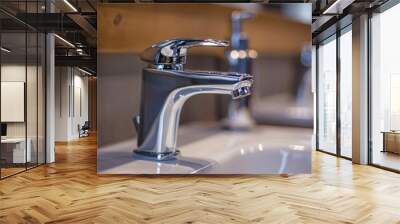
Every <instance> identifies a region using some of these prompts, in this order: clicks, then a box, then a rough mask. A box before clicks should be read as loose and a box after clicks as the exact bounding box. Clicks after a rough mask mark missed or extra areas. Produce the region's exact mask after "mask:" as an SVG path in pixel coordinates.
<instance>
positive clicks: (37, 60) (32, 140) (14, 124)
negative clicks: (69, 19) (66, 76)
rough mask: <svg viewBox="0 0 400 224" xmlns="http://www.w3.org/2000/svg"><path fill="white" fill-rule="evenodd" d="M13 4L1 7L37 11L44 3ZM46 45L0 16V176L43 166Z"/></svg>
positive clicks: (14, 21)
mask: <svg viewBox="0 0 400 224" xmlns="http://www.w3.org/2000/svg"><path fill="white" fill-rule="evenodd" d="M40 2H41V4H39V3H40ZM14 3H15V2H11V3H8V4H6V3H5V2H1V3H0V7H3V6H4V7H7V9H15V10H17V12H18V13H24V12H29V13H36V12H39V11H40V10H43V7H42V6H43V3H44V2H43V1H31V2H27V1H19V2H18V4H14ZM27 3H28V5H26V4H27ZM39 6H40V7H39ZM3 21H7V22H6V23H5V22H4V23H3ZM45 42H46V39H45V35H44V34H43V33H40V32H39V31H38V30H35V28H33V27H30V26H29V25H27V24H24V23H23V22H21V21H18V20H17V19H15V18H14V17H13V16H12V14H4V13H2V12H0V46H1V57H0V67H1V70H0V71H1V73H0V82H1V86H0V90H1V91H0V93H1V97H0V102H1V105H0V111H1V113H0V120H1V144H0V178H5V177H7V176H10V175H13V174H16V173H19V172H22V171H25V170H27V169H29V168H32V167H36V166H37V165H39V164H43V163H44V162H45V66H44V65H45V58H46V52H45Z"/></svg>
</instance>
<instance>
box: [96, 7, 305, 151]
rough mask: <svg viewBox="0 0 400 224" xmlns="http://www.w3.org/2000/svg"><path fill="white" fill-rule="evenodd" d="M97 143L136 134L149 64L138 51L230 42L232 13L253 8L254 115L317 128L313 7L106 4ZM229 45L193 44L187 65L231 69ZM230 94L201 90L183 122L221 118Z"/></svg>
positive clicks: (246, 25) (101, 10)
mask: <svg viewBox="0 0 400 224" xmlns="http://www.w3.org/2000/svg"><path fill="white" fill-rule="evenodd" d="M97 9H98V24H97V26H98V56H97V57H98V60H97V62H98V67H97V71H98V72H97V73H98V78H97V82H98V85H97V87H98V92H97V94H98V98H97V101H98V102H97V103H98V110H97V113H98V114H97V116H98V130H99V132H98V145H99V146H104V145H108V144H112V143H116V142H120V141H123V140H126V139H131V138H132V137H135V135H136V133H135V130H134V127H133V124H132V122H131V120H132V117H133V116H134V115H136V114H138V113H139V105H140V97H141V96H140V88H141V72H142V68H144V67H146V66H147V64H146V63H143V62H141V61H140V58H139V54H140V53H141V52H142V51H143V50H144V49H146V48H147V47H150V46H151V45H153V44H154V43H157V42H159V41H162V40H167V39H174V38H204V39H207V38H213V39H223V40H230V39H231V31H232V29H231V14H232V12H234V11H246V12H252V13H254V14H255V18H253V19H249V20H244V21H243V28H242V32H243V33H245V34H246V36H247V38H248V40H249V48H250V49H252V50H254V52H256V53H255V55H253V56H255V58H254V59H253V60H252V66H251V71H252V72H251V73H252V75H254V76H255V83H254V93H253V96H252V99H251V105H250V108H251V110H250V111H251V114H252V117H253V118H254V120H255V121H256V122H257V124H274V125H285V126H301V127H309V128H312V126H313V95H312V92H311V72H310V71H311V67H310V66H311V4H257V3H252V4H249V3H246V4H201V5H199V4H178V5H177V4H135V5H129V4H113V5H109V4H99V5H98V7H97ZM228 52H229V48H228V49H224V48H193V49H190V51H189V57H188V60H187V61H188V64H187V65H186V66H185V69H196V70H197V69H199V70H213V71H228V70H229V61H228V57H227V54H228ZM230 100H231V98H230V96H222V95H198V96H195V97H193V98H191V99H189V101H188V102H186V104H185V105H184V107H183V112H182V115H181V124H187V123H190V122H216V121H220V120H222V119H223V118H225V117H226V115H227V110H228V105H229V102H230Z"/></svg>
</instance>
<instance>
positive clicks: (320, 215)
mask: <svg viewBox="0 0 400 224" xmlns="http://www.w3.org/2000/svg"><path fill="white" fill-rule="evenodd" d="M45 222H47V223H174V224H175V223H373V224H376V223H400V175H398V174H395V173H391V172H387V171H384V170H380V169H377V168H374V167H368V166H358V165H352V164H351V163H350V162H349V161H347V160H343V159H338V158H335V157H333V156H330V155H326V154H323V153H319V152H314V154H313V174H312V175H298V176H289V177H281V176H185V177H183V176H167V177H165V176H163V177H157V176H98V175H97V174H96V142H95V138H94V137H91V138H86V139H84V140H81V141H77V142H72V143H69V144H58V145H57V163H55V164H51V165H47V166H42V167H39V168H36V169H33V170H30V171H28V172H26V173H22V174H19V175H17V176H14V177H11V178H8V179H5V180H3V181H0V223H7V224H8V223H11V224H13V223H45Z"/></svg>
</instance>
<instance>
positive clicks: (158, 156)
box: [133, 149, 180, 161]
mask: <svg viewBox="0 0 400 224" xmlns="http://www.w3.org/2000/svg"><path fill="white" fill-rule="evenodd" d="M179 154H180V151H179V150H175V151H174V152H164V153H156V152H150V151H143V150H140V149H135V150H133V156H134V157H135V158H138V159H144V160H152V161H168V160H176V159H177V157H178V155H179Z"/></svg>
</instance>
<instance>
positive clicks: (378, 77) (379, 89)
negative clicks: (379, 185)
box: [370, 4, 400, 170]
mask: <svg viewBox="0 0 400 224" xmlns="http://www.w3.org/2000/svg"><path fill="white" fill-rule="evenodd" d="M398 21H400V4H398V5H395V6H393V7H392V8H390V9H388V10H386V11H384V12H382V13H379V14H375V15H374V16H373V17H372V19H371V29H372V37H371V39H372V54H371V58H372V63H371V66H372V71H371V94H370V95H371V98H370V104H371V106H370V121H371V125H370V128H371V129H370V137H371V141H372V145H371V153H370V160H371V162H372V164H375V165H378V166H382V167H386V168H390V169H394V170H400V101H399V97H400V63H399V57H398V54H399V52H400V42H399V40H400V31H399V29H398V28H397V27H398Z"/></svg>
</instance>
